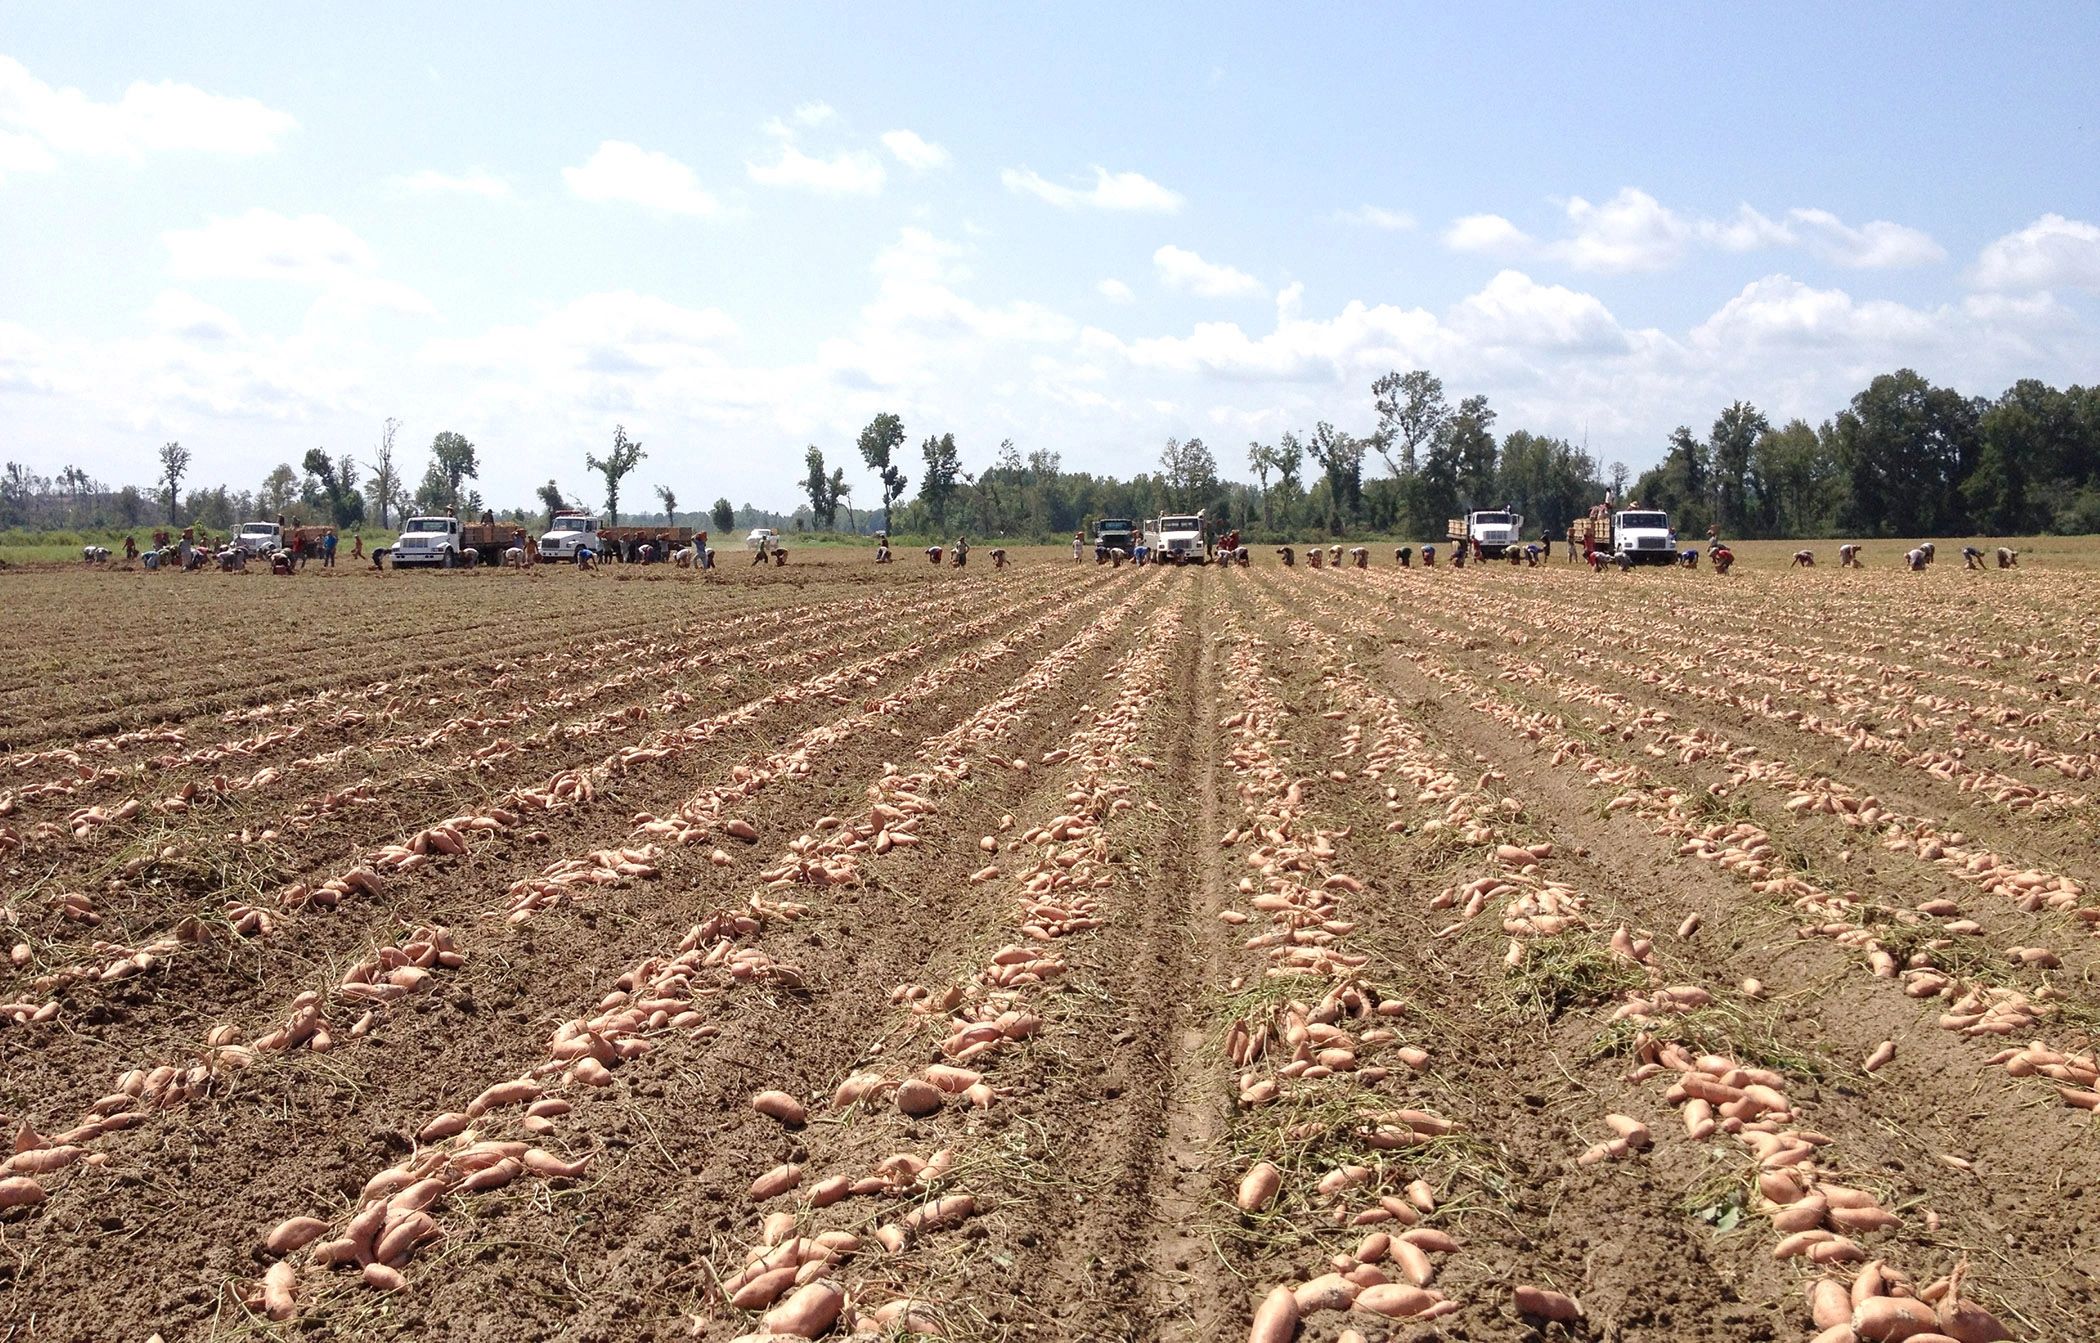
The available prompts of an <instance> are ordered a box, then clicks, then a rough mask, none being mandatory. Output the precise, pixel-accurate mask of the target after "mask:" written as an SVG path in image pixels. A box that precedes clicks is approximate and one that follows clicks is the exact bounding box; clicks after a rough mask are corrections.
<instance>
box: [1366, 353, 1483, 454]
mask: <svg viewBox="0 0 2100 1343" xmlns="http://www.w3.org/2000/svg"><path fill="white" fill-rule="evenodd" d="M1371 404H1372V405H1373V406H1375V407H1376V408H1377V410H1378V432H1377V433H1376V434H1375V435H1373V441H1374V442H1375V443H1376V445H1377V448H1378V455H1379V456H1380V457H1383V458H1385V464H1386V468H1387V469H1388V470H1390V471H1391V472H1392V473H1393V478H1394V479H1396V480H1401V479H1405V478H1406V477H1408V476H1412V475H1413V474H1414V473H1415V471H1416V469H1417V466H1418V464H1419V463H1420V461H1421V453H1422V451H1423V450H1424V449H1426V448H1428V447H1429V445H1430V444H1432V443H1434V442H1436V441H1437V440H1438V439H1440V438H1442V437H1443V436H1444V430H1445V426H1446V425H1447V424H1448V423H1449V422H1450V419H1451V406H1450V403H1448V402H1447V401H1445V400H1444V384H1443V381H1442V380H1441V379H1439V378H1438V377H1436V375H1434V374H1432V373H1430V372H1428V371H1427V370H1425V369H1415V370H1413V371H1412V372H1408V373H1400V372H1392V373H1387V374H1386V375H1384V376H1383V377H1381V378H1379V379H1378V381H1376V382H1374V383H1372V384H1371ZM1483 404H1485V403H1483ZM1395 449H1398V451H1399V453H1400V458H1399V460H1398V461H1395V460H1393V452H1394V450H1395Z"/></svg>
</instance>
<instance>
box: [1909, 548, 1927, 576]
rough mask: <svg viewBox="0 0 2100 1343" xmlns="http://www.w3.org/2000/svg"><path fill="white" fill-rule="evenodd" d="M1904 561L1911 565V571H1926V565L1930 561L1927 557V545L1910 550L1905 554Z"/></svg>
mask: <svg viewBox="0 0 2100 1343" xmlns="http://www.w3.org/2000/svg"><path fill="white" fill-rule="evenodd" d="M1903 562H1904V563H1905V564H1907V565H1909V566H1910V571H1911V572H1912V573H1914V574H1920V573H1923V572H1925V566H1926V564H1928V563H1929V562H1930V561H1928V560H1927V559H1926V558H1925V547H1923V546H1918V547H1915V548H1913V549H1912V550H1910V551H1908V552H1907V553H1906V554H1905V555H1904V556H1903Z"/></svg>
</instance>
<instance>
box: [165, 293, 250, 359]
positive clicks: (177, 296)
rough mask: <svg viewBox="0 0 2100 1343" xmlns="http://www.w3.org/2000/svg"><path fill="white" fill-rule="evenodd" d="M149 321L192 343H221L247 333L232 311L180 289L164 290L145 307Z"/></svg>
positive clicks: (241, 337) (235, 339)
mask: <svg viewBox="0 0 2100 1343" xmlns="http://www.w3.org/2000/svg"><path fill="white" fill-rule="evenodd" d="M146 320H147V321H148V322H150V323H151V324H152V326H153V328H154V330H156V331H160V332H164V333H166V334H167V335H170V336H173V337H175V338H176V339H177V340H181V341H184V342H186V343H189V344H192V345H221V344H226V343H229V342H233V341H238V340H242V339H245V338H246V336H247V334H248V333H247V331H246V329H244V328H243V327H242V326H241V323H240V319H239V318H237V317H235V316H234V315H233V314H232V313H230V312H227V311H226V310H225V309H224V308H218V307H214V306H212V305H211V304H209V303H206V302H205V301H204V300H203V299H200V298H197V297H195V296H194V295H190V294H185V293H183V292H182V291H181V290H179V289H169V290H164V291H162V293H161V295H160V296H159V297H158V298H156V299H154V300H153V306H152V307H150V308H148V309H146Z"/></svg>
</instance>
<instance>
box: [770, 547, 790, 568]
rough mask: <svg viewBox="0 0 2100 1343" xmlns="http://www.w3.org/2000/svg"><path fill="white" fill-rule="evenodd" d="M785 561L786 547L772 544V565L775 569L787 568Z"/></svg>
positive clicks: (786, 556) (786, 557)
mask: <svg viewBox="0 0 2100 1343" xmlns="http://www.w3.org/2000/svg"><path fill="white" fill-rule="evenodd" d="M787 562H788V548H787V547H786V546H783V545H780V544H778V543H776V544H775V545H774V546H773V567H774V568H775V569H785V568H787Z"/></svg>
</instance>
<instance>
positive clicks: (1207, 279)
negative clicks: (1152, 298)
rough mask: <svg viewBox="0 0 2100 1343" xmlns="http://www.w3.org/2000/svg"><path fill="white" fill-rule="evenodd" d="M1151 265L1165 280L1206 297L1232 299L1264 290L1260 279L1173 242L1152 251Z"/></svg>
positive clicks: (1166, 282) (1162, 279)
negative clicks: (1239, 295)
mask: <svg viewBox="0 0 2100 1343" xmlns="http://www.w3.org/2000/svg"><path fill="white" fill-rule="evenodd" d="M1152 265H1153V266H1154V268H1155V269H1157V270H1158V271H1159V278H1160V280H1161V281H1162V282H1163V283H1165V284H1167V285H1170V286H1172V287H1173V288H1175V289H1185V290H1187V291H1188V292H1189V293H1192V294H1198V295H1201V296H1202V297H1204V298H1230V297H1232V296H1233V295H1235V294H1252V293H1256V292H1258V291H1259V290H1260V289H1261V282H1260V281H1259V280H1257V279H1255V278H1254V277H1253V276H1252V275H1249V274H1247V272H1245V271H1243V270H1235V269H1233V268H1232V267H1231V266H1221V265H1216V264H1213V263H1212V262H1209V261H1205V260H1204V259H1203V258H1202V257H1200V256H1198V255H1197V254H1196V253H1194V252H1191V251H1188V250H1186V249H1184V248H1180V247H1176V246H1174V245H1173V244H1172V243H1168V244H1167V245H1166V246H1164V247H1162V248H1160V249H1159V250H1158V251H1157V252H1154V253H1153V254H1152Z"/></svg>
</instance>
